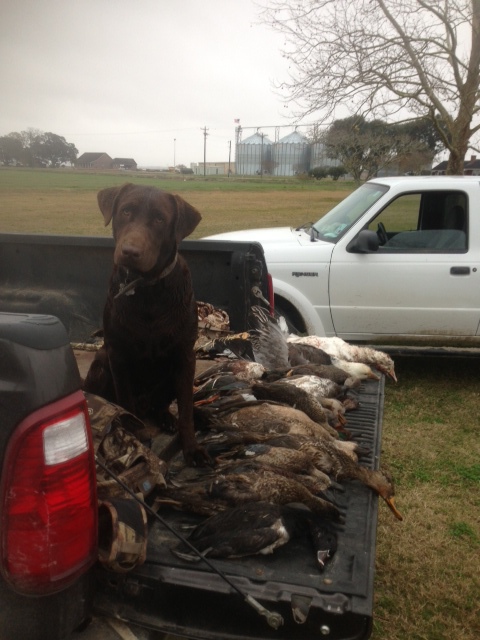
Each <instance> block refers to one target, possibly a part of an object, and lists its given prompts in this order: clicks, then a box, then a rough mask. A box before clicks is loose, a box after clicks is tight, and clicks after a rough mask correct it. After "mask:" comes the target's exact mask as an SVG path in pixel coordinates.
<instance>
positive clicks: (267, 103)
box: [0, 0, 292, 165]
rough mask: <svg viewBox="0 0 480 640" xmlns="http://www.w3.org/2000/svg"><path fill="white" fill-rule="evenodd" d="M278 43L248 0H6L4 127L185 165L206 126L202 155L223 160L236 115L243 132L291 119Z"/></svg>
mask: <svg viewBox="0 0 480 640" xmlns="http://www.w3.org/2000/svg"><path fill="white" fill-rule="evenodd" d="M281 47H282V37H281V36H280V35H279V34H276V33H274V32H273V31H271V30H269V29H268V28H267V27H266V26H263V25H260V24H259V9H258V7H257V6H256V5H255V4H254V2H253V0H1V3H0V87H1V89H0V91H1V101H0V135H7V134H8V133H11V132H12V131H24V130H26V129H28V128H35V129H40V130H41V131H51V132H53V133H56V134H58V135H61V136H64V137H65V138H66V140H67V141H68V142H73V143H74V144H75V146H76V147H77V149H78V151H79V153H80V154H81V153H84V152H86V151H104V152H106V153H108V154H109V155H110V156H111V157H131V158H134V159H135V160H136V161H137V163H138V164H139V165H171V164H173V160H174V152H175V160H176V163H177V164H179V163H183V164H186V165H188V164H189V163H190V162H202V161H203V148H204V147H203V144H204V137H203V132H202V131H201V129H202V128H203V127H204V126H206V127H207V128H208V134H209V135H208V137H207V145H206V150H207V153H206V155H207V161H223V160H225V161H226V160H228V148H229V147H228V145H229V141H231V144H232V147H231V148H232V160H233V159H234V142H235V126H236V125H235V123H234V120H235V119H236V118H239V119H240V123H241V125H242V127H244V128H245V129H244V134H243V137H244V138H246V137H247V136H248V135H250V134H252V133H254V130H253V129H247V127H257V126H264V127H266V126H267V125H272V126H274V125H285V124H289V123H290V122H292V120H289V119H288V118H289V117H290V115H292V114H291V111H292V108H291V107H290V108H289V106H288V105H286V104H285V103H284V101H283V100H282V99H281V98H280V97H279V95H278V92H277V91H276V90H275V89H274V87H273V83H274V82H275V81H280V80H282V79H286V77H287V62H286V61H285V60H284V59H283V58H282V56H281V53H280V49H281ZM263 131H264V132H265V133H268V134H270V136H271V137H272V139H273V137H274V130H273V129H267V128H264V129H263ZM290 131H291V129H282V130H281V136H282V137H283V135H285V134H287V133H289V132H290ZM174 139H175V140H176V142H175V143H174Z"/></svg>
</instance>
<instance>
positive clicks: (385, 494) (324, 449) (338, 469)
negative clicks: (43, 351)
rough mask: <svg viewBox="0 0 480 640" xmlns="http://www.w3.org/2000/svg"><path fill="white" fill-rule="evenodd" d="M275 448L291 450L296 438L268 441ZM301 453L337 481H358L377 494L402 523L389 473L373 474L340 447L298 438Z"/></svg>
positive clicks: (383, 471)
mask: <svg viewBox="0 0 480 640" xmlns="http://www.w3.org/2000/svg"><path fill="white" fill-rule="evenodd" d="M267 442H268V443H269V444H272V445H274V446H292V443H295V438H289V437H286V436H279V437H278V438H272V439H270V440H268V441H267ZM296 442H297V443H298V444H299V445H300V446H299V448H300V450H301V451H308V452H310V454H311V456H312V461H313V464H315V466H316V467H317V469H320V470H321V471H323V472H324V473H326V474H327V475H329V476H331V477H333V478H334V479H335V480H337V481H339V482H342V481H346V480H358V481H359V482H361V483H362V484H364V485H366V486H367V487H369V488H370V489H372V490H373V491H375V493H377V494H378V495H379V496H380V497H381V498H383V500H385V502H386V503H387V505H388V507H389V509H390V510H391V511H392V513H393V515H394V516H395V517H396V518H397V519H398V520H403V518H402V515H401V514H400V512H399V511H398V509H397V508H396V505H395V488H394V484H393V479H392V476H391V475H390V473H389V472H388V471H386V470H381V469H378V470H372V469H368V468H367V467H364V466H362V465H361V464H358V462H357V461H356V460H355V459H354V458H352V456H351V455H348V453H347V452H345V451H342V450H340V449H339V448H338V447H332V446H331V443H330V442H326V441H322V442H321V443H316V442H312V441H309V440H308V439H303V442H302V438H297V439H296Z"/></svg>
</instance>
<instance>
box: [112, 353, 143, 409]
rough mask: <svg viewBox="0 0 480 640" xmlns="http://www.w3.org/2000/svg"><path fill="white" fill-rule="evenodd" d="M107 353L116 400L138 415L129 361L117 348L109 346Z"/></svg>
mask: <svg viewBox="0 0 480 640" xmlns="http://www.w3.org/2000/svg"><path fill="white" fill-rule="evenodd" d="M107 354H108V360H109V363H110V372H111V374H112V381H113V388H114V391H115V402H116V403H117V404H118V405H120V406H121V407H123V408H124V409H125V410H126V411H130V413H133V414H134V415H136V410H137V407H136V406H135V405H136V403H135V397H134V394H133V391H132V387H131V384H130V382H129V380H130V375H131V373H130V371H129V367H128V363H127V362H126V361H125V359H124V358H122V357H121V356H120V357H119V355H118V350H117V349H112V348H107Z"/></svg>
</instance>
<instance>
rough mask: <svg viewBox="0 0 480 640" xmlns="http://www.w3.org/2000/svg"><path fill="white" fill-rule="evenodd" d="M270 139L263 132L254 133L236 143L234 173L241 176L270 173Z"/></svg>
mask: <svg viewBox="0 0 480 640" xmlns="http://www.w3.org/2000/svg"><path fill="white" fill-rule="evenodd" d="M272 144H273V143H272V141H271V140H269V139H268V137H267V135H266V134H264V133H258V132H257V133H254V134H253V135H252V136H250V137H249V138H246V140H242V142H239V143H238V144H237V150H236V156H235V173H236V174H237V175H243V176H255V175H262V173H271V166H272Z"/></svg>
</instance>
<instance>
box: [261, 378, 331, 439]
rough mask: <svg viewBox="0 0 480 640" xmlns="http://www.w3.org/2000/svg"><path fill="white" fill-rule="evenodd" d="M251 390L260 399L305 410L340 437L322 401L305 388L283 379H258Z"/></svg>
mask: <svg viewBox="0 0 480 640" xmlns="http://www.w3.org/2000/svg"><path fill="white" fill-rule="evenodd" d="M251 391H252V393H253V395H254V396H255V397H256V398H257V399H258V400H275V401H276V402H283V403H285V404H288V405H290V406H291V407H294V408H295V409H299V410H300V411H303V412H304V413H305V414H306V415H307V416H308V417H309V418H311V419H312V420H313V421H314V422H317V423H318V424H320V425H321V426H322V427H324V428H325V429H326V430H327V431H328V432H329V433H330V435H332V436H334V437H338V434H337V431H336V430H335V428H333V427H332V426H330V425H329V423H328V419H327V414H326V413H325V410H324V408H323V407H322V405H321V404H320V402H318V400H317V399H316V398H314V397H313V396H312V395H311V394H309V393H308V392H307V391H305V390H304V389H302V388H300V387H297V386H295V385H291V384H285V383H284V382H283V381H282V380H280V381H278V382H271V383H267V382H263V381H261V380H258V381H256V382H254V383H253V384H252V386H251Z"/></svg>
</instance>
